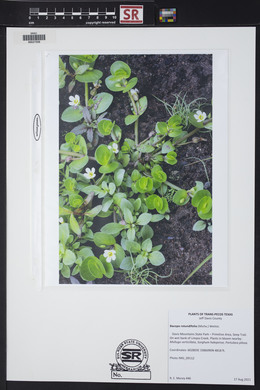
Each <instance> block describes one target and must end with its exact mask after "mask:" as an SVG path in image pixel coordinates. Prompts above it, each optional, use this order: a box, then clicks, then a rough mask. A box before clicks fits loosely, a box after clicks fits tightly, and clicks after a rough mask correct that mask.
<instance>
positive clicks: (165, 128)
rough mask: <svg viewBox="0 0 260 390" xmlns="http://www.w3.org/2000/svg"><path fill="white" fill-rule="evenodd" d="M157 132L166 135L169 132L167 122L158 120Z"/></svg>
mask: <svg viewBox="0 0 260 390" xmlns="http://www.w3.org/2000/svg"><path fill="white" fill-rule="evenodd" d="M155 131H156V133H159V134H162V135H165V134H167V132H168V125H167V123H165V122H157V123H156V127H155Z"/></svg>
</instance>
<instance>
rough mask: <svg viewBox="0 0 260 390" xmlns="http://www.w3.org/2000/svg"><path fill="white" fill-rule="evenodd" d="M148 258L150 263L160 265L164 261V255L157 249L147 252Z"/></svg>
mask: <svg viewBox="0 0 260 390" xmlns="http://www.w3.org/2000/svg"><path fill="white" fill-rule="evenodd" d="M149 260H150V263H151V264H152V265H156V266H158V265H161V264H163V263H164V262H165V258H164V255H163V254H162V253H161V252H159V251H154V252H151V253H150V254H149Z"/></svg>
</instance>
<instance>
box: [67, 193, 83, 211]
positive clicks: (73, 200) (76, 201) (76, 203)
mask: <svg viewBox="0 0 260 390" xmlns="http://www.w3.org/2000/svg"><path fill="white" fill-rule="evenodd" d="M83 202H84V199H83V198H82V196H80V195H76V194H73V195H70V196H69V203H70V205H71V206H72V207H74V208H78V207H80V206H81V205H82V203H83Z"/></svg>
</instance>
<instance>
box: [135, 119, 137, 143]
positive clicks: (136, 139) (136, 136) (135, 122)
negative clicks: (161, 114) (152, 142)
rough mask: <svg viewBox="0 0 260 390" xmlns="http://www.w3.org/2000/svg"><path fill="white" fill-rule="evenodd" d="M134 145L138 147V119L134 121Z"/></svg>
mask: <svg viewBox="0 0 260 390" xmlns="http://www.w3.org/2000/svg"><path fill="white" fill-rule="evenodd" d="M135 144H136V146H137V145H138V119H137V120H136V121H135Z"/></svg>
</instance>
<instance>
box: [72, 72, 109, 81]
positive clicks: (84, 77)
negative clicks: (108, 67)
mask: <svg viewBox="0 0 260 390" xmlns="http://www.w3.org/2000/svg"><path fill="white" fill-rule="evenodd" d="M102 76H103V72H101V71H100V70H97V69H93V70H87V71H86V72H85V73H83V74H79V75H77V76H76V77H75V79H76V80H78V81H79V82H80V83H95V82H96V81H98V80H100V79H101V77H102Z"/></svg>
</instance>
